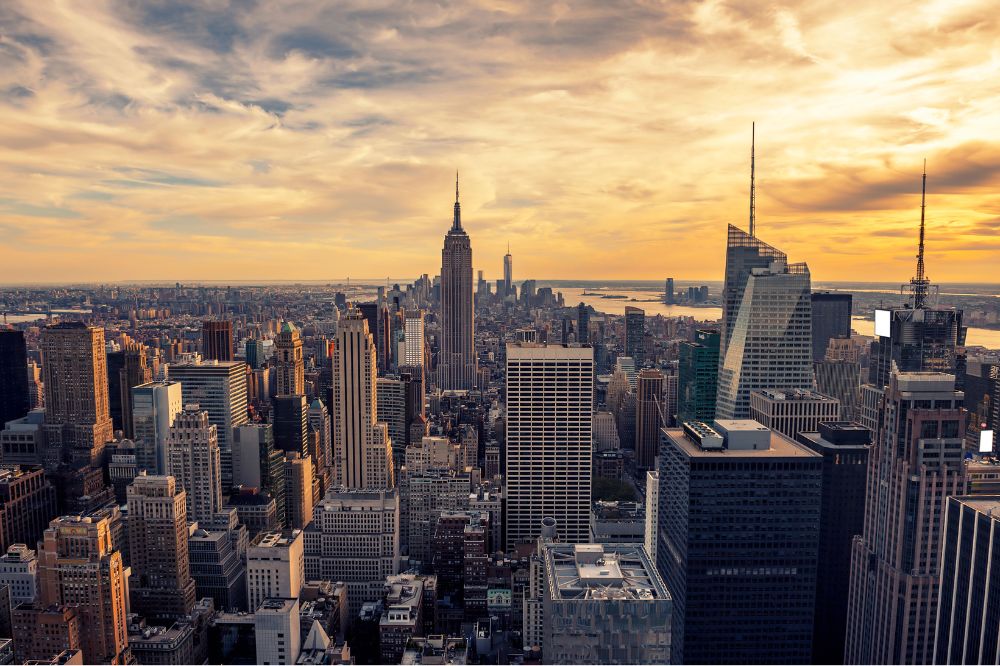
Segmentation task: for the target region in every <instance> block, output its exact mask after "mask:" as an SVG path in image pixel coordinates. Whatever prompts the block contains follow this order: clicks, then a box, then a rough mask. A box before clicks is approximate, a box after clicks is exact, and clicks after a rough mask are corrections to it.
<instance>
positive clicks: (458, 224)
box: [451, 169, 462, 231]
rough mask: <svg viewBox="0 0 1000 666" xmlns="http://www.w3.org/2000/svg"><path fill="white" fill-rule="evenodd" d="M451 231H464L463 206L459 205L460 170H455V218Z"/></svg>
mask: <svg viewBox="0 0 1000 666" xmlns="http://www.w3.org/2000/svg"><path fill="white" fill-rule="evenodd" d="M451 230H452V231H461V230H462V206H461V205H460V204H459V203H458V169H456V170H455V218H454V219H453V220H452V223H451Z"/></svg>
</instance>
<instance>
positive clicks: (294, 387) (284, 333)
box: [274, 321, 306, 395]
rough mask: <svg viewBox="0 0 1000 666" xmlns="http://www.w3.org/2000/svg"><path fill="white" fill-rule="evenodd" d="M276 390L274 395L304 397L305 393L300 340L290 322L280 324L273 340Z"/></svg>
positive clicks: (297, 332) (303, 364) (303, 362)
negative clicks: (279, 328)
mask: <svg viewBox="0 0 1000 666" xmlns="http://www.w3.org/2000/svg"><path fill="white" fill-rule="evenodd" d="M274 354H275V359H276V365H275V370H276V375H277V376H276V378H277V383H276V386H277V389H276V393H275V395H304V394H305V392H306V380H305V361H304V360H303V357H302V339H301V338H300V337H299V330H298V329H297V328H295V326H294V325H293V324H292V323H291V322H288V321H286V322H282V324H281V330H280V331H279V332H278V335H276V336H275V338H274Z"/></svg>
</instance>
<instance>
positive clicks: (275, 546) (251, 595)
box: [247, 530, 318, 611]
mask: <svg viewBox="0 0 1000 666" xmlns="http://www.w3.org/2000/svg"><path fill="white" fill-rule="evenodd" d="M314 580H318V579H314ZM305 581H306V578H305V556H304V550H303V540H302V530H287V531H284V532H263V533H261V534H258V535H257V536H256V537H255V538H254V540H253V543H252V544H250V547H249V548H248V549H247V599H248V601H249V602H250V609H251V610H254V611H255V610H257V609H258V608H260V605H261V604H262V603H264V600H265V599H268V598H272V597H285V598H292V599H295V598H297V597H298V596H299V593H300V592H302V585H303V583H305Z"/></svg>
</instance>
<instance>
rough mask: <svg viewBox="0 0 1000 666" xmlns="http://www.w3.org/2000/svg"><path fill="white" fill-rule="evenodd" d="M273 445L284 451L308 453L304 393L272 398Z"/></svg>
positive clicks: (307, 428) (307, 426) (306, 410)
mask: <svg viewBox="0 0 1000 666" xmlns="http://www.w3.org/2000/svg"><path fill="white" fill-rule="evenodd" d="M271 422H272V424H273V425H274V445H275V446H277V447H278V448H279V449H281V450H282V451H284V452H286V453H291V452H295V453H298V454H300V455H303V456H305V455H309V442H308V437H309V405H308V404H307V403H306V397H305V396H304V395H301V394H299V395H279V396H276V397H275V398H274V413H273V414H272V416H271Z"/></svg>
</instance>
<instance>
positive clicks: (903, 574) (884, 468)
mask: <svg viewBox="0 0 1000 666" xmlns="http://www.w3.org/2000/svg"><path fill="white" fill-rule="evenodd" d="M963 397H964V396H963V394H962V392H961V391H956V390H955V377H954V375H948V374H943V373H936V372H909V373H895V372H894V373H893V374H892V375H890V382H889V387H888V389H887V391H886V393H885V396H884V398H883V405H882V409H881V413H882V422H881V424H880V425H879V428H878V431H877V436H876V440H875V446H874V448H873V449H872V451H871V454H870V456H869V461H868V497H867V506H866V510H865V527H864V532H863V533H862V535H861V537H860V538H856V539H855V540H854V542H853V544H852V553H851V577H850V582H849V584H850V589H849V593H848V605H847V639H846V642H845V649H844V659H845V662H844V663H847V664H902V663H906V664H929V663H932V661H933V658H934V653H933V651H934V639H935V622H936V614H937V606H938V591H939V587H940V579H939V575H940V562H939V559H938V556H939V553H940V552H941V536H942V533H941V523H942V520H943V517H944V516H943V512H944V505H945V503H946V501H947V497H948V496H949V495H960V494H962V493H963V492H964V491H965V469H964V464H963V460H962V442H963V438H964V435H965V426H966V423H965V420H966V413H965V411H964V410H963V409H962V400H963Z"/></svg>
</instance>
